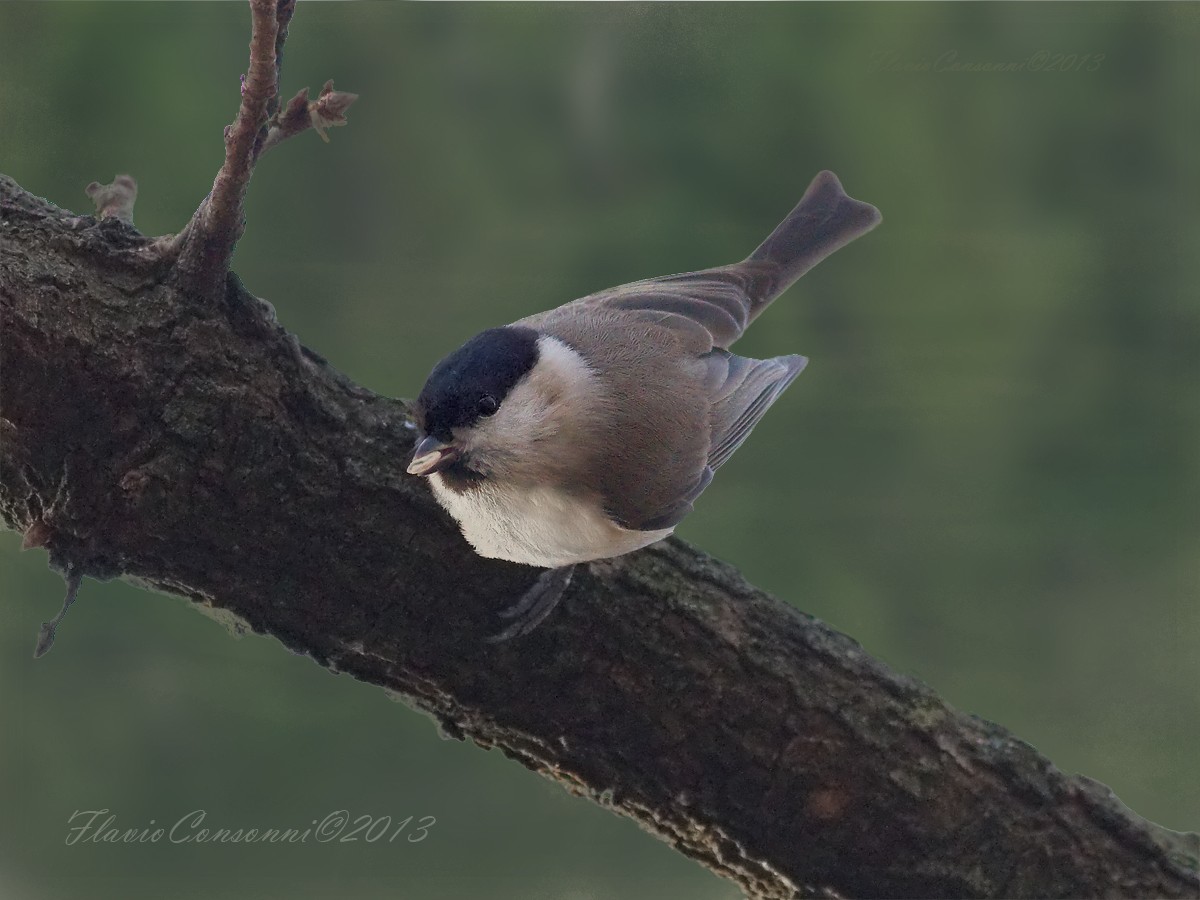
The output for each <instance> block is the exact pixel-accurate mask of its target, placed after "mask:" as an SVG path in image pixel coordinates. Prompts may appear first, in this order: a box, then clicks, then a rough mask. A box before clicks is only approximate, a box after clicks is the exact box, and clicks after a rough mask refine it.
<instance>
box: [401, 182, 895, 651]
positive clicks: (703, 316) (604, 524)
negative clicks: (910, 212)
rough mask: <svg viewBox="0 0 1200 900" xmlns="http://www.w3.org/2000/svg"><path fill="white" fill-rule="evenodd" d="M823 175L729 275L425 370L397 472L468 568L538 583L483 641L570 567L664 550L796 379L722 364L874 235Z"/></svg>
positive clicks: (637, 293) (491, 335)
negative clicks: (742, 340) (511, 569)
mask: <svg viewBox="0 0 1200 900" xmlns="http://www.w3.org/2000/svg"><path fill="white" fill-rule="evenodd" d="M880 219H881V217H880V215H879V211H878V210H877V209H875V207H873V206H871V205H869V204H867V203H862V202H860V201H858V200H854V199H852V198H851V197H849V196H847V194H846V193H845V191H844V190H843V189H842V185H841V183H840V182H839V181H838V179H837V177H836V176H835V175H834V174H833V173H832V172H821V173H820V174H819V175H817V177H816V178H814V179H813V181H812V184H810V185H809V187H808V190H807V191H806V192H805V194H804V196H803V197H802V198H801V200H800V202H799V204H798V205H797V206H796V208H795V209H794V210H792V212H791V213H790V214H789V215H788V217H787V218H786V219H784V220H783V222H782V223H781V224H780V225H779V227H777V228H776V229H775V230H774V231H773V232H771V234H770V236H768V237H767V239H766V240H765V241H763V242H762V244H761V245H760V246H759V247H758V249H757V250H755V251H754V252H753V253H751V254H750V256H748V257H747V258H746V259H744V260H743V261H742V262H739V263H734V264H733V265H728V266H720V267H718V268H714V269H704V270H703V271H700V272H689V273H687V274H684V275H667V276H664V277H661V278H650V279H647V280H645V281H637V282H634V283H632V284H626V285H622V286H620V287H615V288H610V289H608V290H605V291H600V292H599V293H596V294H591V295H590V296H587V297H584V298H582V299H580V300H575V301H573V302H571V303H567V304H565V305H563V306H560V307H558V308H557V309H552V310H550V311H548V312H542V313H538V314H536V315H532V316H528V317H527V318H524V319H521V320H519V321H517V322H514V323H512V324H511V325H505V326H503V327H501V328H490V329H488V330H487V331H484V332H483V333H481V334H479V335H477V336H475V337H474V338H472V339H471V340H469V341H467V343H465V344H464V345H463V346H462V347H460V348H459V349H457V350H455V351H454V352H453V353H451V354H450V355H449V356H447V357H446V358H445V359H443V360H442V361H441V362H440V363H438V364H437V366H435V367H434V369H433V372H432V373H431V374H430V376H429V379H428V380H427V381H426V383H425V387H424V388H423V389H422V391H421V394H420V396H419V397H418V399H417V402H416V405H415V409H414V418H415V420H416V424H417V427H418V429H419V439H418V442H417V446H416V450H415V452H414V453H413V457H412V461H411V462H410V463H409V466H408V471H409V472H410V473H411V474H413V475H420V476H424V477H427V478H428V479H429V482H430V485H431V486H432V488H433V493H434V496H435V497H436V498H437V500H438V502H439V503H440V504H441V505H442V506H443V507H445V509H446V510H447V511H448V512H449V513H450V515H451V516H453V517H454V518H455V519H456V520H457V521H458V524H459V526H460V528H461V529H462V533H463V536H464V537H465V538H466V539H467V541H468V542H469V543H470V544H471V546H472V547H474V548H475V551H476V552H477V553H479V554H480V555H481V556H486V557H492V558H495V559H506V560H510V561H512V562H517V563H524V564H525V565H530V566H540V567H544V568H547V569H549V571H548V572H545V573H543V574H542V576H541V577H540V578H539V579H538V581H537V582H535V584H534V586H533V587H532V588H531V589H530V590H529V592H528V593H527V594H526V595H525V596H524V597H523V598H522V599H521V600H520V601H519V602H518V603H517V604H516V605H514V606H513V607H511V608H509V609H507V610H505V611H504V612H502V613H501V615H502V616H505V617H507V618H510V619H512V620H513V621H512V623H511V624H510V625H509V626H508V627H507V628H506V629H505V630H504V631H502V632H501V633H500V634H498V635H496V636H495V637H494V638H493V640H503V639H507V638H510V637H514V636H516V635H518V634H524V633H527V632H529V631H532V630H533V628H535V627H536V626H537V624H538V623H539V622H541V621H542V620H543V619H544V618H545V617H546V616H547V615H549V613H550V611H551V610H552V609H553V608H554V605H555V604H556V603H557V602H558V599H559V598H560V597H561V596H562V594H563V592H564V591H565V589H566V587H567V585H568V584H569V582H570V579H571V575H572V573H573V571H574V567H575V566H576V565H577V564H579V563H585V562H588V561H591V560H598V559H606V558H609V557H613V556H620V555H622V554H624V553H629V552H630V551H633V550H637V549H639V548H641V547H645V546H646V545H647V544H652V543H654V542H655V541H659V540H662V539H663V538H665V537H666V536H667V535H669V534H670V533H671V532H672V531H673V530H674V529H675V526H676V525H678V524H679V522H680V520H681V519H683V517H684V516H686V515H687V514H688V513H689V512H691V511H692V504H694V503H695V502H696V498H697V497H699V496H700V494H701V493H702V492H703V491H704V489H705V488H706V487H707V486H708V484H709V482H710V481H711V480H712V477H713V473H714V472H715V471H716V470H717V469H719V468H720V467H721V466H722V465H723V464H724V463H725V462H726V461H728V459H729V457H730V456H731V455H732V454H733V452H734V451H735V450H736V449H737V448H738V447H739V446H741V444H742V442H743V441H744V440H746V438H747V437H748V436H749V434H750V431H751V429H753V428H754V426H755V424H756V423H757V422H758V421H759V419H761V418H762V416H763V414H764V413H765V412H766V411H767V409H768V408H769V407H770V406H771V404H772V403H774V402H775V401H776V400H777V399H778V398H779V395H780V394H781V393H783V390H784V389H785V388H786V387H787V386H788V385H789V384H791V383H792V380H793V379H794V378H795V377H796V376H797V375H799V374H800V372H801V371H802V370H803V369H804V366H805V364H806V363H807V362H808V360H807V359H805V357H803V356H779V357H775V358H774V359H749V358H746V357H743V356H735V355H734V354H733V353H730V352H729V347H730V346H731V345H732V344H733V342H734V341H736V340H737V339H738V338H739V337H741V335H742V333H743V332H744V331H745V330H746V328H747V327H748V326H749V325H750V323H751V322H753V321H754V320H755V319H756V318H757V317H758V315H759V314H760V313H762V311H763V310H765V309H766V308H767V306H768V305H769V304H770V303H771V301H772V300H774V299H775V298H776V297H778V296H779V295H780V294H781V293H783V291H784V290H786V289H787V288H788V287H789V286H790V285H791V284H792V283H793V282H794V281H796V279H798V278H799V277H800V276H801V275H803V274H804V273H805V272H807V271H808V270H809V269H811V268H812V267H813V266H815V265H816V264H817V263H819V262H820V261H821V260H822V259H824V258H825V257H826V256H828V255H829V254H831V253H833V252H834V251H835V250H837V249H838V248H840V247H842V246H844V245H845V244H848V243H849V242H850V241H852V240H854V239H855V238H856V237H858V236H859V235H861V234H864V233H866V232H867V231H870V230H871V229H872V228H874V227H875V226H876V225H878V224H879V222H880Z"/></svg>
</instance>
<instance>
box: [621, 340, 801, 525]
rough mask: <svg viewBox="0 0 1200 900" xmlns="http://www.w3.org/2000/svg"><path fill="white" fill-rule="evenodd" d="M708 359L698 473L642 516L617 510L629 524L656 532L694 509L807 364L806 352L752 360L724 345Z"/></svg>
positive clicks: (624, 523) (676, 522)
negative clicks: (703, 450) (703, 453)
mask: <svg viewBox="0 0 1200 900" xmlns="http://www.w3.org/2000/svg"><path fill="white" fill-rule="evenodd" d="M705 362H706V364H707V367H708V371H707V375H706V377H705V379H704V394H705V397H704V398H703V399H701V398H697V399H699V400H700V402H701V403H702V404H703V403H704V401H705V400H707V405H708V424H709V438H708V450H707V453H708V456H707V460H706V462H705V464H704V465H703V466H702V467H701V468H700V470H699V473H698V474H696V475H695V476H694V477H693V478H689V479H688V480H686V481H683V482H679V481H676V483H675V488H674V491H673V493H672V494H671V495H670V496H669V497H662V496H660V497H659V498H658V499H657V502H656V504H655V506H654V507H653V508H652V510H646V509H645V507H642V510H643V515H642V516H640V517H639V518H637V519H631V517H629V516H628V515H625V516H622V515H621V514H620V511H619V510H616V511H615V514H614V518H615V519H616V520H617V521H618V522H620V523H621V524H623V525H625V526H626V527H627V528H636V529H638V530H640V531H657V530H659V529H662V528H673V527H674V526H676V525H678V524H679V523H680V521H682V520H683V518H684V517H685V516H687V514H688V513H690V512H691V511H692V508H693V505H694V504H695V502H696V500H697V498H699V496H700V495H701V494H702V493H703V492H704V489H705V488H707V487H708V485H709V483H710V482H711V481H712V479H713V473H714V472H715V471H716V470H717V469H719V468H720V467H721V466H722V465H724V464H725V463H726V462H728V461H729V458H730V457H731V456H733V452H734V451H735V450H737V448H738V447H740V446H741V445H742V443H743V442H744V441H745V440H746V438H748V437H749V436H750V432H751V431H752V430H753V429H754V426H755V425H757V424H758V422H759V420H760V419H762V417H763V416H764V415H765V414H766V412H767V410H768V409H769V408H770V407H771V404H772V403H774V402H775V401H776V400H778V399H779V395H780V394H782V393H783V392H784V390H785V389H786V388H787V386H788V385H789V384H791V383H792V381H794V380H795V378H796V376H797V375H799V374H800V373H801V372H802V371H804V367H805V366H806V365H807V364H808V360H807V359H806V358H805V357H803V356H778V357H775V358H773V359H749V358H747V357H744V356H735V355H734V354H732V353H730V352H729V351H728V350H722V349H720V348H717V349H714V350H713V351H711V353H709V354H707V356H706V359H705ZM688 468H689V470H690V471H692V472H695V471H696V470H695V468H693V467H688ZM610 514H613V513H612V512H610Z"/></svg>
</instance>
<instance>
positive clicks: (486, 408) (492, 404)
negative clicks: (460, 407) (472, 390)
mask: <svg viewBox="0 0 1200 900" xmlns="http://www.w3.org/2000/svg"><path fill="white" fill-rule="evenodd" d="M499 408H500V404H499V403H497V402H496V398H495V397H493V396H492V395H491V394H484V395H483V396H482V397H480V398H479V403H477V404H476V406H475V409H476V410H477V411H478V412H479V414H480V415H481V416H494V415H495V414H496V410H498V409H499Z"/></svg>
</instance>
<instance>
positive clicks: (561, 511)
mask: <svg viewBox="0 0 1200 900" xmlns="http://www.w3.org/2000/svg"><path fill="white" fill-rule="evenodd" d="M430 484H431V485H432V487H433V493H434V496H435V497H436V498H437V501H438V502H439V503H440V504H441V505H442V506H443V507H444V508H445V509H446V511H447V512H449V513H450V515H452V516H453V517H454V518H455V520H457V522H458V524H459V527H460V528H461V529H462V533H463V537H465V538H466V539H467V542H468V543H470V545H471V546H472V547H474V548H475V552H476V553H478V554H479V555H480V556H486V557H489V558H492V559H506V560H508V561H510V562H516V563H523V564H524V565H528V566H544V567H546V568H556V567H558V566H567V565H571V564H572V563H579V562H588V561H590V560H594V559H607V558H609V557H612V556H621V555H622V554H625V553H630V552H632V551H633V550H637V549H639V548H641V547H645V546H647V545H648V544H652V543H654V542H655V541H658V540H661V539H662V538H664V537H666V536H667V535H669V534H670V533H671V532H672V531H673V530H674V529H671V528H666V529H661V530H658V531H632V530H630V529H627V528H622V527H620V526H619V525H617V524H615V523H614V522H613V521H612V520H611V519H609V518H608V516H606V515H605V514H604V511H603V510H602V509H601V508H600V505H599V504H598V503H596V502H594V501H589V500H587V499H585V498H581V497H578V496H576V495H574V494H571V493H569V492H567V491H564V490H562V489H561V488H557V487H547V486H518V485H508V484H496V483H494V482H492V481H490V480H485V481H483V482H481V483H479V484H478V485H476V486H474V487H472V488H471V489H469V490H465V491H464V490H454V489H451V488H450V487H448V486H447V485H446V484H445V482H444V481H443V480H442V477H441V475H440V474H435V475H433V476H431V477H430Z"/></svg>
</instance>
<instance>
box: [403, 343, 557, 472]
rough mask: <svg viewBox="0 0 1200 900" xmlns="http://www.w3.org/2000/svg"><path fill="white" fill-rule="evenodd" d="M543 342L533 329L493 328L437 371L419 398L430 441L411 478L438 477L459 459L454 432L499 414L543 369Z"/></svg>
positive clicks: (420, 450)
mask: <svg viewBox="0 0 1200 900" xmlns="http://www.w3.org/2000/svg"><path fill="white" fill-rule="evenodd" d="M537 340H538V333H537V332H536V331H534V330H533V329H532V328H524V327H522V326H514V325H507V326H505V327H503V328H489V329H488V330H487V331H484V332H481V333H479V334H477V335H476V336H475V337H473V338H471V340H469V341H467V342H466V343H465V344H463V345H462V346H461V347H459V348H458V349H457V350H455V351H454V352H453V353H451V354H450V355H449V356H447V357H446V358H445V359H443V360H442V361H441V362H440V363H438V364H437V365H436V366H434V368H433V371H432V372H431V373H429V378H428V379H426V381H425V387H423V388H422V389H421V394H420V396H418V397H417V404H416V410H415V412H416V418H417V425H418V426H419V427H420V429H421V433H422V434H423V435H424V438H423V439H422V440H421V441H420V442H419V443H418V444H417V449H416V451H415V452H414V453H413V459H412V462H411V463H410V464H409V466H408V471H409V472H410V473H412V474H413V475H432V474H433V473H434V472H437V471H439V470H440V469H443V468H445V467H446V466H448V465H450V464H451V463H453V462H454V461H455V460H456V459H457V458H458V455H459V452H458V450H457V449H456V448H455V447H454V446H453V444H452V441H453V437H454V436H453V433H452V429H454V428H468V427H470V426H471V425H474V424H475V423H476V422H478V421H479V420H480V419H482V418H486V417H488V416H492V415H495V414H496V412H497V410H499V409H500V406H501V404H503V403H504V398H505V397H507V396H508V392H509V391H510V390H512V388H513V386H514V385H515V384H516V383H517V382H518V381H520V380H521V379H522V378H524V377H525V375H527V374H528V373H529V371H530V370H531V369H532V368H533V367H534V365H535V364H536V363H537V360H538V344H537Z"/></svg>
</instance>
